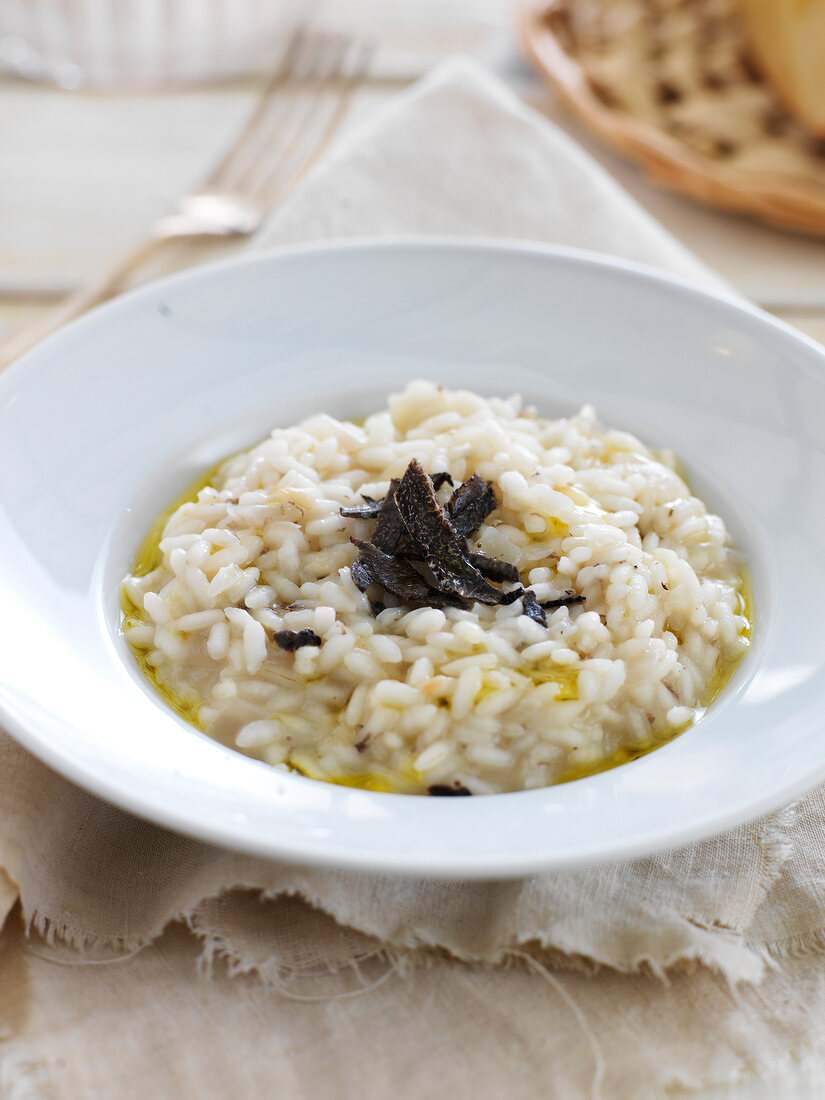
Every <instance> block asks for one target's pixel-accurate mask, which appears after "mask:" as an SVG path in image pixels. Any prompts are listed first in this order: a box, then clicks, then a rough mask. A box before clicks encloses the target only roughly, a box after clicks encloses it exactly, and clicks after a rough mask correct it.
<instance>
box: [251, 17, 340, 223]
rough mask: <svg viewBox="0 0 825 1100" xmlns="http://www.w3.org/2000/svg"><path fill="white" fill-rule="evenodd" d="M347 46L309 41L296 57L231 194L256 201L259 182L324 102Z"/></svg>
mask: <svg viewBox="0 0 825 1100" xmlns="http://www.w3.org/2000/svg"><path fill="white" fill-rule="evenodd" d="M347 46H348V43H347V40H346V39H344V38H343V37H342V36H340V35H321V36H318V37H313V38H311V39H310V40H309V41H308V42H307V44H306V46H305V48H304V49H303V50H302V52H301V54H300V56H298V57H296V60H295V67H294V70H293V74H292V76H293V78H294V79H290V80H289V81H288V82H286V83H285V84H283V85H282V86H281V88H280V91H279V94H278V96H277V100H278V102H277V103H275V104H274V105H273V109H272V111H270V112H269V115H268V116H267V117H265V118H264V119H263V120H262V123H261V125H260V126H259V128H258V133H257V135H256V136H255V140H254V142H250V143H249V156H248V157H247V160H246V163H245V165H244V166H243V168H242V169H241V171H240V172H239V173H238V174H236V176H235V178H234V179H233V184H232V187H233V191H234V192H235V193H236V194H242V195H243V196H244V197H245V198H246V199H247V200H248V201H250V202H253V203H254V202H256V201H258V200H259V196H260V192H261V182H262V179H263V177H264V176H265V175H267V174H268V173H269V171H270V166H271V165H272V164H273V162H277V163H280V164H282V163H285V161H286V160H288V158H289V157H290V156H291V154H292V150H293V148H294V145H295V142H296V140H297V138H298V137H299V136H300V133H301V131H302V130H303V129H305V128H307V127H308V126H309V123H310V122H311V120H312V117H313V114H314V113H315V112H316V111H317V110H318V108H319V105H320V104H321V103H322V102H323V92H324V90H325V87H326V85H327V84H328V83H329V82H330V81H332V80H334V79H335V77H336V73H337V72H338V69H339V66H340V59H341V56H342V54H343V53H344V52H345V50H346V49H347Z"/></svg>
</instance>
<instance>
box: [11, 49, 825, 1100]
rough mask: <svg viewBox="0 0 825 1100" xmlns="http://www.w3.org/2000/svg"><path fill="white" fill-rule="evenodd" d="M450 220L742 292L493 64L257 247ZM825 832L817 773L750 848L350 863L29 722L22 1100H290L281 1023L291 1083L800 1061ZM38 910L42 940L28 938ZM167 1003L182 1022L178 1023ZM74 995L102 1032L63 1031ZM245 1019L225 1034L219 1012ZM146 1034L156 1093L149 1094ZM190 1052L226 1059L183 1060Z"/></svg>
mask: <svg viewBox="0 0 825 1100" xmlns="http://www.w3.org/2000/svg"><path fill="white" fill-rule="evenodd" d="M421 233H427V234H438V233H449V234H451V235H455V234H465V235H472V236H486V237H507V238H522V239H530V240H542V241H549V242H554V243H561V244H566V245H575V246H578V247H585V248H590V249H595V250H599V251H602V252H608V253H612V254H614V255H621V256H625V257H628V258H630V259H633V260H636V261H639V262H642V263H646V264H649V265H651V266H654V267H659V268H663V269H666V270H669V271H671V272H675V273H677V274H679V275H682V276H684V277H687V278H691V279H694V280H696V281H698V282H702V283H704V284H705V285H709V286H722V285H723V284H722V281H721V280H720V279H719V278H718V277H717V276H715V275H714V274H713V273H711V272H710V271H709V270H707V269H706V268H705V267H703V265H701V264H700V263H699V262H698V261H697V260H696V259H695V258H694V257H693V256H691V255H690V254H689V253H688V252H687V251H686V250H685V249H684V248H683V247H682V246H681V245H680V244H679V243H678V242H676V241H675V240H674V239H673V238H672V237H670V236H669V235H668V234H667V233H666V232H665V231H664V230H663V229H662V228H661V227H660V226H659V225H658V224H657V223H655V222H654V221H653V220H652V219H651V218H650V217H648V216H647V215H646V214H645V212H644V211H643V210H642V209H640V208H639V207H638V205H637V204H636V203H635V202H633V200H632V199H630V198H629V197H628V196H627V195H626V194H625V193H624V192H623V191H622V190H621V189H620V188H619V187H618V186H617V185H616V184H615V183H614V182H613V181H612V180H611V179H610V178H609V177H608V176H607V175H606V174H605V173H604V172H603V171H602V170H601V169H600V168H599V167H598V166H597V165H596V164H595V163H594V162H593V161H592V160H591V159H590V158H589V157H587V156H586V155H585V154H584V153H583V152H582V151H581V150H580V149H579V148H578V147H577V146H576V145H575V144H574V143H573V142H572V141H571V140H570V139H568V138H567V137H566V136H565V135H564V134H562V133H561V132H560V131H558V130H557V129H556V128H554V127H553V126H551V125H550V124H549V123H547V122H546V121H545V120H543V119H542V118H541V117H540V116H539V115H537V114H536V113H535V112H533V111H531V110H529V109H528V108H526V107H525V106H523V105H522V104H521V103H520V102H519V101H518V100H517V99H516V98H515V97H514V96H513V95H511V94H510V93H509V92H508V91H507V90H506V89H505V88H504V86H503V85H501V84H500V83H499V82H498V81H496V80H495V79H494V78H493V77H491V76H490V75H489V74H487V73H486V72H485V71H484V70H483V69H481V68H479V67H478V66H477V65H475V64H473V63H471V62H467V61H456V62H451V63H448V64H447V65H445V66H442V67H441V68H439V69H438V70H437V71H436V72H434V73H433V74H432V75H431V76H430V77H429V78H428V79H426V80H425V81H423V82H422V83H420V84H419V85H417V86H416V87H414V88H413V89H411V90H410V91H408V92H407V93H404V94H402V95H401V96H399V97H398V99H397V101H396V102H394V103H393V104H392V105H391V106H390V107H388V108H387V109H385V110H383V111H382V112H381V113H380V114H379V115H378V116H377V117H375V118H374V120H373V121H372V122H371V123H370V124H369V126H368V127H367V128H365V129H363V130H362V131H361V132H360V133H358V134H355V135H353V137H352V138H351V139H350V140H348V141H347V142H346V143H344V144H342V145H341V146H340V147H339V148H338V150H337V152H336V153H334V154H333V155H332V156H331V157H330V158H329V159H328V160H327V162H326V163H325V164H324V165H322V166H321V167H320V168H319V169H318V170H316V172H315V173H314V174H313V176H312V177H311V178H310V179H309V180H308V181H307V182H306V184H305V185H304V186H303V188H302V189H301V191H300V192H299V193H297V194H296V195H295V196H294V197H293V198H292V200H291V201H290V202H289V203H288V204H287V205H286V206H285V207H283V208H282V210H281V211H280V212H279V213H278V214H277V216H276V217H274V218H273V220H272V221H271V223H270V224H269V225H268V226H267V227H266V229H265V230H264V232H263V233H262V234H261V236H260V239H259V241H258V242H257V244H258V246H259V247H272V246H277V245H282V244H287V243H293V242H300V241H308V240H313V239H316V240H317V239H328V238H333V237H339V238H340V237H346V236H358V237H364V236H374V235H393V236H398V235H411V234H421ZM824 833H825V795H823V792H822V790H817V791H815V792H813V793H812V794H810V795H809V796H808V797H807V798H806V799H805V800H803V801H802V802H800V803H798V804H796V805H794V806H791V807H788V808H786V809H785V810H783V811H782V812H780V813H777V814H773V815H771V816H770V817H768V818H765V819H762V820H760V821H757V822H754V823H752V824H749V825H746V826H742V827H740V828H738V829H735V830H732V831H731V832H728V833H727V834H725V835H724V836H721V837H718V838H715V839H712V840H708V841H706V842H703V843H697V844H692V845H688V846H686V847H684V848H682V849H679V850H677V851H672V852H667V853H663V854H662V855H659V856H657V857H654V858H650V859H639V860H632V861H626V862H622V863H618V864H613V865H609V866H603V867H598V868H590V869H585V870H582V871H572V872H565V873H562V874H556V875H536V876H532V877H529V878H525V879H522V880H517V881H513V882H505V883H500V882H482V883H439V882H431V881H426V880H411V879H405V878H395V877H391V876H375V875H358V874H351V873H340V872H333V871H325V870H321V869H317V868H307V867H301V866H295V865H289V864H285V863H274V862H268V861H263V860H260V859H257V858H253V857H248V856H244V855H241V854H238V853H233V852H229V851H225V850H222V849H219V848H216V847H214V846H211V845H208V844H204V843H201V842H199V841H195V840H191V839H189V838H186V837H183V836H180V835H177V834H174V833H172V832H169V831H167V830H164V829H161V828H159V827H157V826H154V825H151V824H149V823H147V822H143V821H141V820H139V819H136V818H134V817H132V816H131V815H129V814H126V813H124V812H122V811H120V810H118V809H115V808H113V807H111V806H109V805H107V804H105V803H103V802H101V801H100V800H98V799H96V798H95V797H93V796H91V795H89V794H87V793H85V792H83V791H81V790H79V789H78V788H75V787H73V786H72V785H71V784H69V783H67V782H66V781H65V780H63V779H62V778H61V777H59V776H57V775H56V774H55V773H53V772H51V771H50V770H49V769H47V768H46V767H45V766H44V765H42V764H40V763H39V762H38V761H36V760H35V759H34V758H32V757H31V756H29V755H28V754H27V753H25V752H24V751H23V750H22V749H20V748H19V747H18V746H17V745H16V744H15V743H14V742H13V741H12V740H11V738H10V737H8V736H7V735H2V736H0V919H2V914H5V913H6V912H11V911H12V909H13V906H14V904H15V902H16V900H17V898H18V897H19V900H20V908H21V912H22V920H21V919H20V918H18V917H15V916H14V915H12V917H10V919H9V921H8V922H7V928H6V931H5V933H4V943H5V950H4V951H0V1040H2V1036H3V1031H2V1027H3V1024H4V1022H5V1026H6V1034H7V1036H8V1037H7V1039H6V1043H5V1060H4V1059H3V1048H2V1047H0V1096H3V1095H4V1093H3V1081H4V1074H5V1080H7V1081H10V1082H12V1083H13V1084H14V1083H15V1082H22V1083H23V1084H22V1085H21V1087H25V1088H28V1087H30V1086H32V1082H36V1081H37V1080H40V1079H41V1078H42V1081H45V1082H46V1083H47V1085H48V1089H49V1090H51V1091H49V1092H48V1095H50V1096H51V1095H55V1096H58V1097H62V1096H79V1095H110V1094H114V1093H115V1092H117V1093H118V1094H120V1095H121V1097H122V1098H125V1100H128V1098H129V1097H131V1096H135V1097H138V1096H145V1095H149V1094H153V1095H171V1094H173V1092H172V1084H174V1083H175V1082H177V1084H176V1086H175V1088H176V1089H179V1088H182V1087H184V1086H182V1085H181V1081H184V1080H185V1081H186V1085H185V1089H184V1091H174V1094H175V1095H179V1096H189V1095H192V1096H194V1095H198V1096H206V1097H211V1096H229V1095H236V1094H237V1093H234V1092H233V1091H232V1088H234V1085H232V1086H231V1087H230V1081H235V1080H236V1079H235V1078H234V1077H231V1073H232V1072H235V1073H241V1072H242V1078H243V1081H244V1082H245V1085H246V1086H248V1089H249V1090H250V1091H249V1095H253V1096H254V1095H258V1091H256V1090H259V1091H260V1095H265V1094H266V1095H268V1093H267V1092H266V1088H267V1082H270V1084H271V1076H270V1074H271V1072H272V1069H273V1063H271V1062H270V1060H269V1059H267V1058H264V1059H263V1060H262V1059H261V1056H260V1051H259V1050H256V1048H255V1041H256V1040H257V1041H258V1042H264V1041H269V1042H271V1044H272V1046H271V1047H270V1048H269V1049H270V1053H271V1054H272V1057H273V1058H275V1059H276V1061H275V1063H274V1064H275V1065H277V1070H278V1073H279V1074H282V1075H283V1077H282V1081H283V1082H284V1090H285V1091H284V1092H283V1094H284V1095H289V1096H293V1095H294V1096H304V1095H306V1096H307V1097H310V1096H313V1097H314V1096H319V1095H324V1096H336V1095H341V1096H350V1095H353V1092H354V1090H355V1088H356V1087H357V1088H358V1090H359V1093H360V1094H362V1095H364V1094H366V1095H375V1096H381V1095H387V1094H389V1090H390V1089H391V1090H392V1094H393V1095H395V1096H398V1097H406V1096H411V1097H412V1096H422V1095H433V1096H435V1095H442V1094H446V1093H447V1092H448V1091H449V1092H455V1093H457V1094H458V1095H460V1096H463V1095H465V1094H467V1095H469V1094H471V1093H472V1095H474V1096H499V1095H505V1094H506V1095H509V1096H525V1097H535V1096H536V1095H539V1094H541V1095H545V1096H559V1097H575V1096H579V1095H586V1094H588V1093H589V1092H590V1090H591V1089H593V1090H595V1091H596V1092H598V1090H599V1089H602V1088H603V1089H604V1090H608V1091H605V1092H604V1095H610V1096H616V1097H628V1098H631V1097H632V1098H633V1100H636V1098H639V1097H644V1096H648V1095H649V1096H654V1095H659V1094H660V1092H659V1090H661V1089H663V1088H664V1087H665V1086H667V1087H670V1086H671V1085H673V1084H674V1083H679V1082H681V1083H682V1084H684V1085H695V1084H699V1083H703V1082H707V1081H715V1080H725V1079H729V1078H733V1077H735V1076H736V1075H739V1074H742V1073H743V1072H746V1071H747V1070H748V1069H751V1068H754V1067H761V1068H763V1069H764V1068H771V1067H776V1066H777V1065H779V1063H780V1062H781V1060H782V1058H783V1057H784V1056H785V1055H786V1054H787V1052H788V1051H789V1050H790V1049H791V1048H792V1047H793V1048H801V1047H802V1046H803V1045H805V1044H806V1043H808V1042H810V1041H811V1040H812V1039H813V1037H814V1036H815V1031H816V1025H815V1018H816V1010H817V1009H822V1008H825V967H823V964H822V962H821V961H820V959H819V956H820V954H821V953H822V951H823V944H825V856H823V855H822V850H823V849H822V840H823V835H824ZM175 921H177V922H181V921H182V922H184V923H185V924H186V925H187V926H188V929H189V930H190V933H193V934H194V936H195V937H197V938H198V939H199V940H200V941H201V951H200V955H198V951H197V950H196V949H195V945H194V942H193V939H192V936H191V935H186V934H185V933H184V932H183V931H182V930H181V928H180V925H179V924H178V925H173V922H175ZM170 926H171V927H170ZM24 927H27V928H29V929H30V930H31V931H32V933H33V934H36V935H37V936H39V937H40V939H38V940H37V941H36V942H37V943H39V947H36V948H35V949H32V948H31V947H30V948H29V949H28V950H26V948H25V945H24V942H23V939H22V929H23V928H24ZM42 940H45V941H46V948H47V950H46V949H45V948H44V945H43V943H42V942H41V941H42ZM149 944H153V946H152V947H146V945H149ZM0 946H2V944H0ZM140 948H145V950H142V951H139V950H138V949H140ZM44 954H45V957H43V956H44ZM198 958H199V964H200V970H201V973H202V974H205V973H207V972H208V973H210V974H211V975H212V977H211V979H210V980H206V978H205V977H203V976H201V977H197V975H196V960H197V959H198ZM111 959H119V960H121V961H120V963H119V965H118V966H117V967H107V966H84V965H77V964H82V963H84V962H90V961H92V960H94V961H96V962H97V961H102V962H105V961H106V960H111ZM457 960H461V961H457ZM57 962H61V963H64V964H69V965H66V966H57V965H55V964H56V963H57ZM4 966H5V968H6V969H5V971H4V970H3V967H4ZM4 975H5V977H4ZM253 975H254V976H255V979H256V980H255V981H252V980H251V977H250V976H253ZM651 975H653V976H658V977H662V976H664V975H668V983H667V984H666V985H663V984H662V983H661V982H660V981H659V980H658V979H657V978H656V977H652V976H651ZM6 979H8V982H6ZM4 982H5V983H6V984H4ZM760 983H761V986H760ZM757 986H759V987H760V988H759V989H757V988H756V987H757ZM6 989H13V990H14V991H15V992H14V995H13V996H11V998H9V996H8V995H7V994H5V992H4V991H5V990H6ZM21 989H22V990H23V992H20V991H21ZM792 991H793V993H794V994H795V996H791V992H792ZM356 994H360V996H356ZM115 996H117V998H118V999H119V1000H122V1001H123V1003H124V1004H127V1005H128V1011H129V1012H130V1013H131V1016H130V1020H131V1025H130V1026H131V1027H132V1028H133V1032H132V1033H131V1034H132V1038H131V1042H130V1043H129V1044H127V1047H126V1049H125V1050H123V1051H119V1052H118V1057H117V1058H116V1059H115V1058H113V1057H112V1056H111V1053H110V1052H107V1049H106V1047H105V1043H103V1041H102V1040H101V1039H100V1038H99V1036H98V1035H97V1033H96V1032H95V1030H94V1028H95V1021H97V1023H99V1024H101V1025H102V1024H103V1022H105V1021H106V1020H107V1018H108V1016H109V1014H110V1013H111V1006H112V999H113V997H115ZM4 998H5V1000H4ZM159 998H161V999H162V998H168V999H170V1000H171V1001H172V1002H174V1003H175V1004H176V1005H177V1006H178V1008H179V1009H180V1012H179V1014H176V1015H175V1018H174V1020H173V1019H172V1018H171V1016H170V1014H169V1013H167V1012H164V1013H162V1014H161V1015H162V1019H161V1020H158V1019H156V1018H155V1015H154V1012H153V1007H154V1006H156V1005H158V1004H159V1003H161V1001H160V1000H159ZM285 998H288V999H289V1000H288V1001H287V1000H285ZM9 1000H10V1001H11V1007H9V1003H8V1002H9ZM67 1000H73V1001H78V1002H79V1003H81V1004H82V1006H83V1014H82V1015H83V1016H84V1019H85V1023H84V1022H83V1021H81V1020H80V1019H76V1020H73V1022H72V1025H71V1026H70V1027H67V1026H66V1022H65V1019H63V1020H62V1024H63V1026H62V1028H58V1029H57V1030H56V1023H57V1021H58V1020H59V1019H61V1013H60V1005H61V1004H62V1005H63V1006H65V1004H66V1003H67ZM23 1002H25V1011H24V1010H23V1009H21V1008H20V1004H23ZM287 1004H288V1006H289V1010H288V1011H287V1009H286V1008H285V1007H284V1006H285V1005H287ZM296 1006H299V1007H296ZM468 1007H469V1008H470V1009H471V1010H470V1011H469V1012H468ZM425 1009H426V1011H424V1010H425ZM218 1013H224V1014H226V1015H225V1016H222V1017H221V1024H220V1029H219V1030H220V1036H218V1035H216V1034H215V1032H216V1029H215V1028H214V1027H210V1026H209V1025H208V1023H207V1022H206V1021H205V1018H206V1017H209V1015H210V1014H213V1015H214V1016H216V1015H217V1014H218ZM318 1035H322V1036H323V1044H322V1047H321V1048H320V1049H319V1045H318V1043H317V1041H316V1040H317V1037H318ZM399 1035H403V1043H402V1044H401V1046H399V1045H398V1037H399ZM207 1037H208V1042H206V1041H205V1040H206V1038H207ZM267 1037H268V1038H267ZM492 1037H496V1041H494V1042H492V1043H491V1038H492ZM498 1042H501V1043H503V1044H504V1047H505V1049H504V1050H503V1051H502V1050H501V1049H499V1047H498V1045H497V1043H498ZM147 1044H150V1045H151V1047H152V1049H153V1050H154V1051H155V1053H156V1057H155V1063H154V1070H153V1073H154V1076H153V1077H151V1081H152V1085H153V1088H152V1090H150V1091H148V1092H147V1091H145V1085H146V1078H144V1079H143V1082H142V1085H137V1086H136V1085H135V1083H134V1074H135V1073H138V1072H141V1073H144V1074H145V1073H146V1072H147V1071H146V1068H145V1066H144V1065H143V1061H142V1060H143V1055H144V1052H145V1049H146V1047H147ZM181 1044H184V1046H186V1045H187V1044H188V1046H189V1047H194V1046H195V1045H197V1046H198V1047H199V1049H198V1051H197V1056H196V1055H195V1052H194V1049H192V1050H190V1052H189V1055H188V1056H187V1057H186V1059H185V1061H186V1073H185V1074H184V1075H182V1076H181V1073H182V1071H180V1067H179V1066H178V1065H177V1063H176V1059H177V1058H178V1057H179V1055H180V1047H181ZM78 1046H80V1047H81V1048H82V1049H83V1050H84V1058H83V1060H82V1064H80V1063H79V1062H78V1059H77V1057H76V1049H77V1047H78ZM239 1052H242V1054H243V1058H241V1053H239ZM418 1058H422V1059H424V1061H423V1062H422V1063H419V1062H418V1061H416V1059H418ZM514 1059H515V1061H516V1062H517V1063H518V1067H519V1071H520V1072H519V1074H518V1075H516V1077H514V1076H513V1064H514ZM56 1067H57V1068H56ZM141 1067H143V1068H141ZM470 1067H471V1068H472V1072H470ZM228 1073H229V1074H230V1076H229V1077H228V1076H227V1074H228ZM38 1075H40V1077H38ZM130 1075H131V1076H130ZM104 1082H105V1083H106V1087H105V1089H104V1091H96V1089H98V1088H103V1083H104ZM113 1082H116V1084H117V1088H116V1089H115V1088H114V1087H113ZM15 1087H17V1086H16V1085H15ZM142 1088H143V1089H144V1091H141V1089H142ZM44 1089H45V1085H44ZM164 1089H166V1090H167V1091H164ZM196 1089H197V1090H198V1091H196ZM72 1090H74V1091H72ZM46 1094H47V1093H46V1092H45V1091H44V1095H46ZM35 1095H39V1094H36V1093H35Z"/></svg>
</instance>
